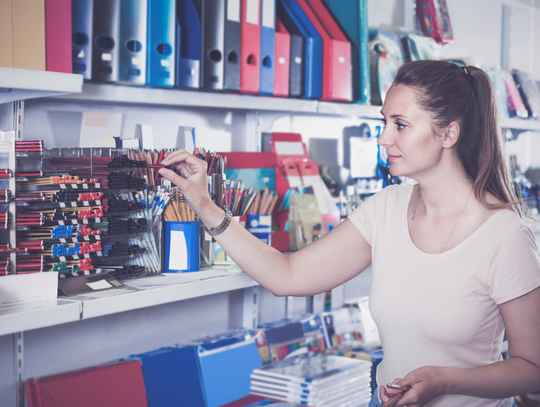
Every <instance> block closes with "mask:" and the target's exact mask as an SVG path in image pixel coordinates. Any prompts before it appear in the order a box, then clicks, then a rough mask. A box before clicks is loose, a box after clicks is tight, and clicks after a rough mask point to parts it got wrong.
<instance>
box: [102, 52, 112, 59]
mask: <svg viewBox="0 0 540 407" xmlns="http://www.w3.org/2000/svg"><path fill="white" fill-rule="evenodd" d="M101 59H102V60H103V61H112V54H109V53H107V52H104V53H103V54H101Z"/></svg>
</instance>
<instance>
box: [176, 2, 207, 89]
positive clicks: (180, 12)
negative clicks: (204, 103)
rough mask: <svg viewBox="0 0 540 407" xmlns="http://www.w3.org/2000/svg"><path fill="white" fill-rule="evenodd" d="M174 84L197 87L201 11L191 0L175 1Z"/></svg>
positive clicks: (199, 61)
mask: <svg viewBox="0 0 540 407" xmlns="http://www.w3.org/2000/svg"><path fill="white" fill-rule="evenodd" d="M176 23H177V28H176V35H177V37H176V47H177V48H176V51H177V55H176V62H177V66H176V81H175V82H176V86H177V87H180V88H189V89H199V88H200V87H201V81H200V64H201V35H202V33H201V13H200V10H198V9H197V7H196V5H195V3H193V0H177V1H176Z"/></svg>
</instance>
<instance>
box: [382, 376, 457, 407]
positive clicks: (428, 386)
mask: <svg viewBox="0 0 540 407" xmlns="http://www.w3.org/2000/svg"><path fill="white" fill-rule="evenodd" d="M444 372H445V369H444V368H439V367H421V368H420V369H416V370H413V371H412V372H410V373H409V374H408V375H407V376H405V377H404V378H403V379H396V380H394V381H393V382H392V384H393V385H396V386H399V387H401V388H402V389H407V390H405V391H403V390H398V389H392V388H387V387H384V386H381V392H380V398H381V400H382V401H383V403H387V402H388V401H389V400H390V399H391V398H392V396H394V395H396V394H398V393H401V392H403V397H402V398H401V400H399V402H397V403H396V404H395V407H403V406H407V407H422V406H424V405H426V404H427V403H429V402H430V401H431V400H433V399H434V398H435V397H438V396H440V395H442V394H444V390H445V389H446V380H445V374H444Z"/></svg>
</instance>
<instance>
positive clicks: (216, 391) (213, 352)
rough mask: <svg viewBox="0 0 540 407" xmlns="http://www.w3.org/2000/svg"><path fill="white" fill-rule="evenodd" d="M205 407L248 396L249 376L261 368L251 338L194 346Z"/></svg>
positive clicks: (257, 353)
mask: <svg viewBox="0 0 540 407" xmlns="http://www.w3.org/2000/svg"><path fill="white" fill-rule="evenodd" d="M197 348H198V352H199V364H200V368H201V375H202V378H203V386H204V391H205V395H206V402H207V407H218V406H221V405H223V404H227V403H230V402H232V401H234V400H238V399H240V398H242V397H245V396H247V395H249V386H250V383H251V379H250V374H251V372H252V371H253V369H256V368H258V367H261V366H262V362H261V358H260V356H259V352H258V350H257V345H256V344H255V341H254V340H253V338H252V337H250V338H246V336H245V335H244V339H242V338H240V339H238V338H236V337H234V338H225V339H221V340H218V341H216V342H212V343H203V344H200V345H197Z"/></svg>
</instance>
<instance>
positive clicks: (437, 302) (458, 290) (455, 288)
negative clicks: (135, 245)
mask: <svg viewBox="0 0 540 407" xmlns="http://www.w3.org/2000/svg"><path fill="white" fill-rule="evenodd" d="M495 103H496V102H495V97H494V91H493V86H492V84H491V82H490V81H489V79H488V77H487V76H486V75H485V74H484V73H483V72H482V71H481V70H479V69H477V68H474V67H467V68H460V67H458V66H457V65H455V64H453V63H448V62H443V61H417V62H412V63H408V64H405V65H404V66H402V67H401V68H400V70H399V72H398V74H397V76H396V79H395V82H394V84H393V86H392V87H391V88H390V90H389V92H388V94H387V96H386V100H385V103H384V106H383V108H382V111H381V112H382V114H383V116H384V120H385V122H386V127H385V130H384V131H383V133H382V135H381V136H380V137H379V140H378V142H379V144H380V145H381V146H384V147H386V150H387V153H388V159H389V161H390V172H391V173H392V175H394V176H406V177H410V178H413V179H414V180H416V181H417V184H416V185H414V186H393V187H388V188H386V189H384V190H383V191H382V192H380V193H378V194H376V195H374V196H373V197H371V198H369V199H367V200H366V201H365V202H364V203H363V204H362V205H361V206H360V207H359V208H358V209H357V210H356V211H355V212H354V213H353V214H352V215H351V216H350V217H349V218H348V219H347V220H345V221H344V222H342V223H341V224H340V225H339V226H338V227H337V228H335V229H334V230H333V231H332V232H331V233H329V234H327V235H326V236H324V237H323V238H322V239H319V240H317V241H316V242H314V243H313V244H311V245H309V246H307V247H306V248H304V249H302V250H300V251H298V252H296V253H293V254H291V255H290V256H285V255H283V254H281V253H279V252H277V251H276V250H274V249H272V248H271V247H270V246H268V245H266V244H264V243H262V242H260V241H259V240H258V239H256V238H254V237H252V236H251V235H250V234H249V233H248V232H246V231H245V230H244V229H243V228H242V227H241V226H240V225H239V224H237V223H234V222H233V223H231V224H230V225H228V227H227V223H228V222H227V217H226V216H224V210H222V209H220V208H218V207H217V206H215V205H214V204H213V203H212V202H211V201H210V199H209V198H208V193H207V191H206V175H205V174H206V165H205V163H204V162H203V161H201V160H198V159H196V158H195V157H193V156H192V155H190V154H188V153H187V152H186V151H184V150H178V151H176V152H174V153H172V154H170V155H169V156H168V157H167V159H165V160H164V161H163V164H165V165H175V166H176V168H178V169H180V171H181V173H182V175H183V177H180V176H177V175H176V174H175V173H174V172H172V171H170V170H166V169H162V170H160V173H161V174H162V175H163V176H164V177H166V178H168V179H169V180H171V181H172V182H174V183H175V184H176V185H178V186H179V187H180V189H181V190H182V191H183V192H184V194H185V196H186V198H187V200H188V202H189V204H190V205H191V207H192V208H193V209H194V210H195V211H196V212H197V213H198V215H199V216H200V218H201V219H202V221H203V222H204V224H205V225H206V227H207V228H208V229H210V230H212V233H217V235H216V236H215V238H216V240H217V241H218V242H219V244H220V245H221V246H222V247H223V248H224V250H225V251H226V252H227V253H228V254H229V255H230V256H231V257H232V258H233V259H234V260H235V261H236V263H237V264H238V265H239V266H240V267H242V269H243V270H244V271H245V272H246V273H247V274H249V275H250V276H251V277H253V278H254V279H255V280H256V281H258V282H259V283H260V284H261V285H262V286H264V287H265V288H267V289H268V290H270V291H271V292H272V293H274V294H275V295H279V296H281V295H296V296H306V295H313V294H316V293H321V292H325V291H327V290H329V289H331V288H333V287H336V286H338V285H340V284H342V283H344V282H346V281H348V280H350V279H351V278H353V277H355V276H356V275H358V274H359V273H360V272H362V271H363V270H364V269H365V268H366V267H367V266H369V265H370V264H371V265H372V286H371V293H370V309H371V312H372V315H373V317H374V319H375V321H376V323H377V326H378V328H379V333H380V336H381V342H382V346H383V350H384V360H383V362H382V363H381V364H380V366H379V368H378V372H377V383H378V384H379V388H378V390H377V391H376V394H375V395H374V399H373V400H372V403H371V405H381V402H384V403H386V402H387V401H388V400H390V398H391V397H392V396H393V395H395V394H397V393H401V392H402V393H403V394H402V399H401V400H400V401H399V402H398V403H397V404H395V405H396V406H397V407H401V406H409V407H417V406H424V405H429V406H460V407H463V406H493V407H495V406H511V405H512V404H513V400H512V398H511V397H512V396H514V395H518V394H524V393H530V392H533V391H538V390H540V288H538V287H540V261H539V257H538V254H537V250H536V245H535V242H534V236H533V235H532V233H531V231H530V230H529V229H528V228H527V227H526V226H525V225H524V223H523V221H522V216H521V212H520V209H519V206H518V203H517V201H516V198H515V196H514V195H513V192H512V187H511V184H510V182H509V180H508V176H507V170H506V167H505V163H504V159H503V154H502V152H501V141H500V139H501V137H500V131H499V126H498V123H497V112H496V105H495ZM224 218H225V220H224ZM505 329H506V335H507V338H508V344H509V355H510V357H509V358H508V359H506V360H504V361H503V360H502V358H501V343H502V339H503V335H504V332H505ZM389 383H391V384H393V385H394V386H398V387H400V388H402V389H404V391H403V390H401V391H400V390H395V389H390V388H388V386H386V387H385V385H387V384H389Z"/></svg>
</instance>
